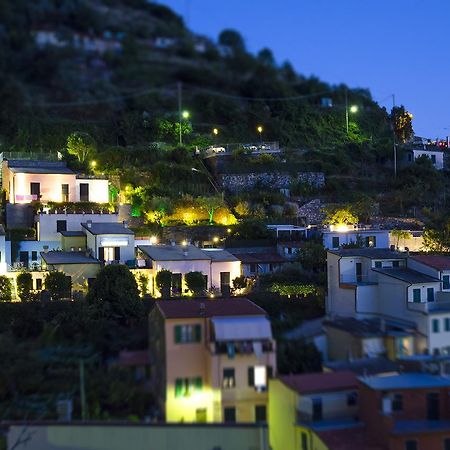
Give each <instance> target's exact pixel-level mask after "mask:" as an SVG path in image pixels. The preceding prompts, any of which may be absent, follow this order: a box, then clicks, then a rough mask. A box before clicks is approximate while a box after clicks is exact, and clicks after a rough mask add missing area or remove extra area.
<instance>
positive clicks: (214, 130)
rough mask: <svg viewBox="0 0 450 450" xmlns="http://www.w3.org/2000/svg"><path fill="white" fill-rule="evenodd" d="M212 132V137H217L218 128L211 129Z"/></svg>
mask: <svg viewBox="0 0 450 450" xmlns="http://www.w3.org/2000/svg"><path fill="white" fill-rule="evenodd" d="M212 132H213V135H214V136H217V135H218V134H219V129H218V128H213V130H212Z"/></svg>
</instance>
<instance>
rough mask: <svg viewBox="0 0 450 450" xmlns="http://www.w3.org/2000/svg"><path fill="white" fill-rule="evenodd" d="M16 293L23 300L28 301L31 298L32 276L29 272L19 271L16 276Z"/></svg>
mask: <svg viewBox="0 0 450 450" xmlns="http://www.w3.org/2000/svg"><path fill="white" fill-rule="evenodd" d="M16 283H17V295H18V296H19V298H20V300H21V301H23V302H28V301H30V300H31V298H32V292H31V291H32V290H33V276H32V275H31V273H30V272H20V273H19V275H17V278H16Z"/></svg>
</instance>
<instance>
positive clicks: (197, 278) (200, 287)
mask: <svg viewBox="0 0 450 450" xmlns="http://www.w3.org/2000/svg"><path fill="white" fill-rule="evenodd" d="M184 280H185V281H186V285H187V287H188V289H189V290H190V291H191V292H193V293H194V295H199V294H201V293H202V292H203V291H204V290H205V287H206V286H205V277H204V276H203V274H202V273H201V272H188V273H187V274H186V275H185V276H184Z"/></svg>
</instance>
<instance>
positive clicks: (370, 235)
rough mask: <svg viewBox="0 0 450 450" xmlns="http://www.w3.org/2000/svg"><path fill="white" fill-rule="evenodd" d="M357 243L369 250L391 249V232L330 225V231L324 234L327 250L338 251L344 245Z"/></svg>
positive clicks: (324, 243) (355, 226)
mask: <svg viewBox="0 0 450 450" xmlns="http://www.w3.org/2000/svg"><path fill="white" fill-rule="evenodd" d="M356 243H360V244H361V245H362V246H364V247H367V248H389V230H378V229H372V228H362V227H358V226H357V225H330V229H329V230H327V231H324V232H323V246H324V247H325V248H326V249H334V250H336V249H339V248H340V247H342V246H343V245H349V244H356Z"/></svg>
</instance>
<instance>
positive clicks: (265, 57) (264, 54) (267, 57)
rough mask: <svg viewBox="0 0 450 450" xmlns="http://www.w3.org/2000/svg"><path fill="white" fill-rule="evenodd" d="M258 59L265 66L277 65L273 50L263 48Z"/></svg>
mask: <svg viewBox="0 0 450 450" xmlns="http://www.w3.org/2000/svg"><path fill="white" fill-rule="evenodd" d="M257 59H258V61H259V62H261V63H262V64H264V65H265V66H270V67H275V58H274V57H273V53H272V50H270V49H268V48H263V49H262V50H260V51H259V52H258V56H257Z"/></svg>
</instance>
